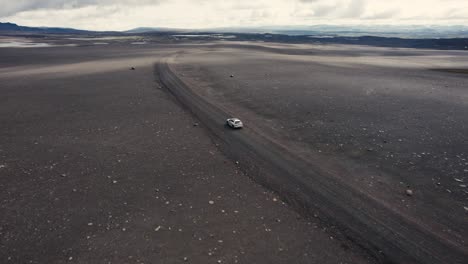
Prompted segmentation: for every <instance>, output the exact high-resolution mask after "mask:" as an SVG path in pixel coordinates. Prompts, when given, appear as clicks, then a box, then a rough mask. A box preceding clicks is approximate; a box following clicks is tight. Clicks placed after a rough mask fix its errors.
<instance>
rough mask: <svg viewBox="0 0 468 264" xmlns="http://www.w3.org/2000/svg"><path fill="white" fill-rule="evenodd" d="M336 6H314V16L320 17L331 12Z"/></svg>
mask: <svg viewBox="0 0 468 264" xmlns="http://www.w3.org/2000/svg"><path fill="white" fill-rule="evenodd" d="M336 8H337V6H333V5H322V6H317V7H314V9H313V10H314V16H317V17H322V16H326V15H328V14H330V13H331V12H333V11H334V10H336Z"/></svg>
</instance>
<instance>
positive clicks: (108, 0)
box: [0, 0, 160, 17]
mask: <svg viewBox="0 0 468 264" xmlns="http://www.w3.org/2000/svg"><path fill="white" fill-rule="evenodd" d="M159 2H160V0H119V1H113V0H16V1H9V0H7V2H6V3H2V8H1V9H0V17H6V16H10V15H14V14H16V13H19V12H24V11H31V10H38V9H73V8H79V7H85V6H90V5H101V6H102V5H146V4H156V3H159Z"/></svg>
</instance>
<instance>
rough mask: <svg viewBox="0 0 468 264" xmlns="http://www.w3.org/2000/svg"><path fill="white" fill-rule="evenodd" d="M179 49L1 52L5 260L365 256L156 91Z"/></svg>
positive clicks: (324, 259) (1, 244) (1, 241)
mask: <svg viewBox="0 0 468 264" xmlns="http://www.w3.org/2000/svg"><path fill="white" fill-rule="evenodd" d="M67 42H69V41H67ZM186 49H188V48H187V47H185V46H183V45H181V46H174V45H130V44H128V43H127V44H125V43H122V42H119V43H115V44H113V43H111V44H110V45H99V46H98V45H95V46H93V45H86V46H77V47H50V48H27V49H23V48H1V49H0V189H1V190H2V191H1V192H0V263H373V262H374V260H373V259H371V258H369V256H367V255H366V254H365V253H364V252H363V251H361V249H359V248H356V247H355V246H354V245H353V244H352V243H350V242H349V241H348V240H346V239H344V240H343V239H341V238H340V237H339V233H338V234H337V233H336V232H335V231H334V230H333V229H330V227H328V226H324V225H321V223H320V222H319V221H317V220H315V219H314V218H312V219H306V218H304V217H303V216H300V215H298V214H297V213H296V212H295V211H294V210H292V209H291V208H290V207H289V206H287V205H286V204H284V203H283V202H282V201H281V200H280V198H279V197H277V196H275V195H274V194H273V193H271V192H269V191H267V190H266V189H264V188H263V187H261V186H259V185H257V184H255V183H254V182H252V181H251V180H250V179H249V178H248V177H247V176H246V175H244V174H243V173H242V172H241V171H240V170H239V168H238V165H237V164H236V163H235V162H234V161H232V160H229V159H227V158H226V157H225V156H224V155H222V154H221V153H220V151H219V150H218V148H217V146H216V145H215V143H213V141H212V140H211V139H210V136H209V134H208V133H207V131H206V130H205V129H204V126H203V124H202V123H198V122H199V121H198V120H195V119H194V118H193V116H191V115H190V114H189V113H188V112H186V111H185V110H183V108H181V107H180V105H179V104H178V103H177V102H176V101H175V100H174V99H173V98H172V97H171V96H170V95H169V94H168V93H167V92H166V91H165V90H163V89H161V86H160V84H159V83H158V80H157V78H156V76H157V73H156V74H155V72H154V64H155V63H156V62H157V61H158V60H159V59H160V58H161V57H164V56H167V55H168V54H170V53H172V52H175V51H178V50H186ZM132 66H133V67H135V70H130V67H132ZM236 74H237V73H236ZM285 102H286V101H285ZM457 109H458V108H457ZM416 192H418V191H417V190H416ZM455 207H456V208H458V205H457V206H455ZM336 235H338V238H337V237H336Z"/></svg>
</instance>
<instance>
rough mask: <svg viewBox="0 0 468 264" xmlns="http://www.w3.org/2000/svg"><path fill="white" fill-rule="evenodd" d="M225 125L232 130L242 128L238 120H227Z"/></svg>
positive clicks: (242, 125)
mask: <svg viewBox="0 0 468 264" xmlns="http://www.w3.org/2000/svg"><path fill="white" fill-rule="evenodd" d="M226 124H227V125H228V126H230V127H232V128H243V127H244V124H242V121H240V119H239V118H234V117H232V118H228V119H227V120H226Z"/></svg>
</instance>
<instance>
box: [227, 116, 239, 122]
mask: <svg viewBox="0 0 468 264" xmlns="http://www.w3.org/2000/svg"><path fill="white" fill-rule="evenodd" d="M229 120H232V121H240V119H239V118H235V117H231V118H229Z"/></svg>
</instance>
